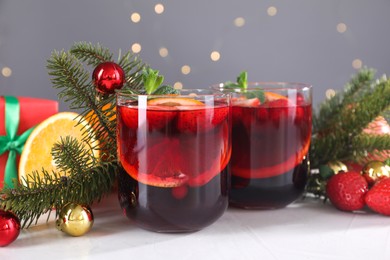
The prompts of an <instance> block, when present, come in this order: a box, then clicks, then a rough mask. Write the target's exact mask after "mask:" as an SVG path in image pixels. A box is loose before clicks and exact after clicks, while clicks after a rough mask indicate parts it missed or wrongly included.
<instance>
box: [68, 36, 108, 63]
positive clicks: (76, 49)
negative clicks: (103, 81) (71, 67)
mask: <svg viewBox="0 0 390 260" xmlns="http://www.w3.org/2000/svg"><path fill="white" fill-rule="evenodd" d="M69 53H71V54H73V55H74V56H75V57H76V58H78V59H79V60H80V61H81V62H85V63H87V65H93V66H95V67H96V66H97V65H99V64H100V63H102V62H105V61H111V60H112V56H113V55H112V53H110V50H109V49H108V48H106V47H103V46H102V45H100V44H99V43H97V44H96V45H93V44H92V43H87V42H76V43H75V44H74V45H73V46H72V47H71V48H70V49H69Z"/></svg>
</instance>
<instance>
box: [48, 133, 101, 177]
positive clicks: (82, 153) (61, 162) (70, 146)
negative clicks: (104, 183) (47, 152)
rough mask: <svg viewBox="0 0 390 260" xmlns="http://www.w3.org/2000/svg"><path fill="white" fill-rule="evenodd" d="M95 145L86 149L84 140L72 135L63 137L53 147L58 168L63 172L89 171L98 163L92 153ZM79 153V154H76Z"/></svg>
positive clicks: (53, 154)
mask: <svg viewBox="0 0 390 260" xmlns="http://www.w3.org/2000/svg"><path fill="white" fill-rule="evenodd" d="M92 149H93V147H90V149H86V147H85V143H84V142H79V141H78V140H77V139H76V138H74V137H71V136H66V137H65V138H63V137H61V139H60V142H58V143H56V144H55V145H54V147H53V148H52V153H51V154H52V156H53V159H54V161H55V163H56V166H57V168H59V169H60V170H62V171H63V172H66V173H68V172H71V173H72V172H73V173H79V172H83V171H87V170H88V169H89V168H91V167H93V166H94V165H96V164H97V159H96V158H95V157H94V156H93V153H92ZM75 155H77V156H75Z"/></svg>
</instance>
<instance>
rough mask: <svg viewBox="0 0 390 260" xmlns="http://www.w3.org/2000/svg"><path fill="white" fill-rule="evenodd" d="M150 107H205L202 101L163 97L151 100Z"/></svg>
mask: <svg viewBox="0 0 390 260" xmlns="http://www.w3.org/2000/svg"><path fill="white" fill-rule="evenodd" d="M148 106H170V107H175V106H204V104H203V103H202V102H201V101H199V100H196V99H193V98H183V97H163V98H153V99H151V100H149V101H148Z"/></svg>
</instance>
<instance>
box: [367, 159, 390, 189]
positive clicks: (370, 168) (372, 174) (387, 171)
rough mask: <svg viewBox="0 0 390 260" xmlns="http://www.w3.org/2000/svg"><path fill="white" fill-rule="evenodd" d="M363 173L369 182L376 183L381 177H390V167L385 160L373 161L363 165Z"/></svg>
mask: <svg viewBox="0 0 390 260" xmlns="http://www.w3.org/2000/svg"><path fill="white" fill-rule="evenodd" d="M362 174H363V176H364V178H366V180H367V181H368V183H369V184H374V182H376V181H378V180H379V179H381V178H385V177H390V168H389V167H388V166H387V165H386V164H384V163H383V162H380V161H372V162H368V163H367V164H366V165H365V166H364V167H363V169H362Z"/></svg>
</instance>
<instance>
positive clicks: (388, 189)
mask: <svg viewBox="0 0 390 260" xmlns="http://www.w3.org/2000/svg"><path fill="white" fill-rule="evenodd" d="M365 202H366V204H367V206H368V207H369V208H370V209H372V210H373V211H375V212H377V213H380V214H383V215H387V216H390V178H383V179H380V180H379V181H377V182H376V184H374V186H373V187H372V188H371V189H370V190H369V191H368V192H367V194H366V196H365Z"/></svg>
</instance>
